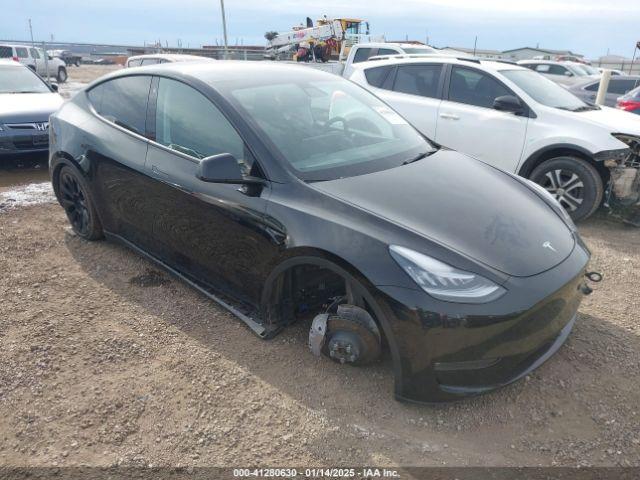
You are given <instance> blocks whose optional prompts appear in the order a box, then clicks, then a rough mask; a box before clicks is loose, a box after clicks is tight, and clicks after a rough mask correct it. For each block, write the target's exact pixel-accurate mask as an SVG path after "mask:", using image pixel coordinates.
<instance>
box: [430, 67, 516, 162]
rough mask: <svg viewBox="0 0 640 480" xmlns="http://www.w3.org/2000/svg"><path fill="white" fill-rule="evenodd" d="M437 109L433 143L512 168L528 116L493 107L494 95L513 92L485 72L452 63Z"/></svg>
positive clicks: (498, 95) (495, 96)
mask: <svg viewBox="0 0 640 480" xmlns="http://www.w3.org/2000/svg"><path fill="white" fill-rule="evenodd" d="M448 76H449V78H448V85H447V88H446V93H445V98H444V99H443V100H442V103H441V105H440V109H439V112H438V127H437V131H436V137H435V140H436V142H437V143H440V144H441V145H444V146H446V147H449V148H452V149H454V150H459V151H460V152H462V153H466V154H468V155H471V156H472V157H475V158H478V159H480V160H483V161H485V162H487V163H490V164H491V165H494V166H496V167H498V168H501V169H503V170H507V171H509V172H514V171H515V169H516V168H517V166H518V163H519V161H520V156H521V155H522V149H523V147H524V141H525V136H526V132H527V121H528V117H526V116H520V115H516V114H513V113H511V112H504V111H499V110H495V109H494V108H493V102H494V100H495V99H496V98H497V97H500V96H504V95H514V96H515V93H513V92H512V91H511V90H510V89H509V88H508V87H507V86H506V85H504V84H503V83H502V82H501V81H499V80H498V79H496V78H495V77H494V76H493V75H491V74H489V73H488V72H483V71H481V70H478V69H475V68H471V67H466V66H459V65H452V67H451V72H450V75H448Z"/></svg>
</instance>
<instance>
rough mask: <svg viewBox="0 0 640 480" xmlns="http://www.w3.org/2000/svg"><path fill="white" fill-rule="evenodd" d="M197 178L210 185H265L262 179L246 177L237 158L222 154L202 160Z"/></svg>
mask: <svg viewBox="0 0 640 480" xmlns="http://www.w3.org/2000/svg"><path fill="white" fill-rule="evenodd" d="M196 177H197V178H198V179H200V180H202V181H203V182H209V183H237V184H245V185H247V184H264V183H265V181H264V180H263V179H262V178H257V177H251V176H248V175H244V174H243V173H242V169H241V168H240V165H239V164H238V160H236V157H234V156H233V155H231V154H230V153H220V154H218V155H212V156H210V157H206V158H203V159H202V160H200V165H199V166H198V171H197V173H196Z"/></svg>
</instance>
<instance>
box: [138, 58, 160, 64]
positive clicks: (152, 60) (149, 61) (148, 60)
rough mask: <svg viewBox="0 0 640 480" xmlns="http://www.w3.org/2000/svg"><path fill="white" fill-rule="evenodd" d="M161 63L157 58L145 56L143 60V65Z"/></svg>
mask: <svg viewBox="0 0 640 480" xmlns="http://www.w3.org/2000/svg"><path fill="white" fill-rule="evenodd" d="M157 63H159V60H158V59H157V58H145V59H143V60H142V65H156V64H157Z"/></svg>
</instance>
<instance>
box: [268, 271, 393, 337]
mask: <svg viewBox="0 0 640 480" xmlns="http://www.w3.org/2000/svg"><path fill="white" fill-rule="evenodd" d="M366 296H367V293H366V291H365V287H364V286H363V285H362V284H361V283H360V282H359V281H358V280H356V279H355V278H354V277H352V276H351V275H350V274H349V273H347V272H346V271H344V270H342V269H341V268H340V267H337V266H336V265H333V264H332V263H331V262H329V261H327V260H318V261H314V262H313V263H304V262H303V263H297V264H294V265H292V266H290V267H289V268H286V269H283V270H282V271H281V272H280V273H278V274H277V275H276V276H275V277H274V279H273V280H272V281H271V282H270V288H268V289H267V290H266V291H265V294H264V295H263V299H262V317H263V319H264V320H265V323H268V324H270V325H272V326H286V325H290V324H292V323H294V322H296V321H299V320H308V321H311V320H313V318H314V317H315V316H316V315H317V314H318V313H322V312H324V311H326V309H327V308H328V307H329V306H330V305H331V304H332V303H333V302H334V301H340V300H341V299H343V298H346V300H342V302H341V303H349V304H351V305H356V306H359V307H361V308H364V309H365V310H367V312H368V313H369V314H370V315H371V316H372V317H373V319H374V320H375V321H376V323H377V324H378V326H379V327H380V330H381V331H382V330H383V329H382V328H381V326H380V324H379V321H378V319H377V317H376V314H375V312H374V309H373V308H372V306H371V305H370V304H369V301H368V300H367V299H366V298H365V297H366Z"/></svg>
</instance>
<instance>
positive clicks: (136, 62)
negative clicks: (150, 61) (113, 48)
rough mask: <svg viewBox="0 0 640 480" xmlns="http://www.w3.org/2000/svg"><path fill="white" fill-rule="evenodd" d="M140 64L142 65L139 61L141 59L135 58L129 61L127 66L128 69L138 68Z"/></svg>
mask: <svg viewBox="0 0 640 480" xmlns="http://www.w3.org/2000/svg"><path fill="white" fill-rule="evenodd" d="M141 63H142V60H141V59H139V58H136V59H134V60H129V61H128V62H127V65H128V66H129V67H139V66H140V64H141Z"/></svg>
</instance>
